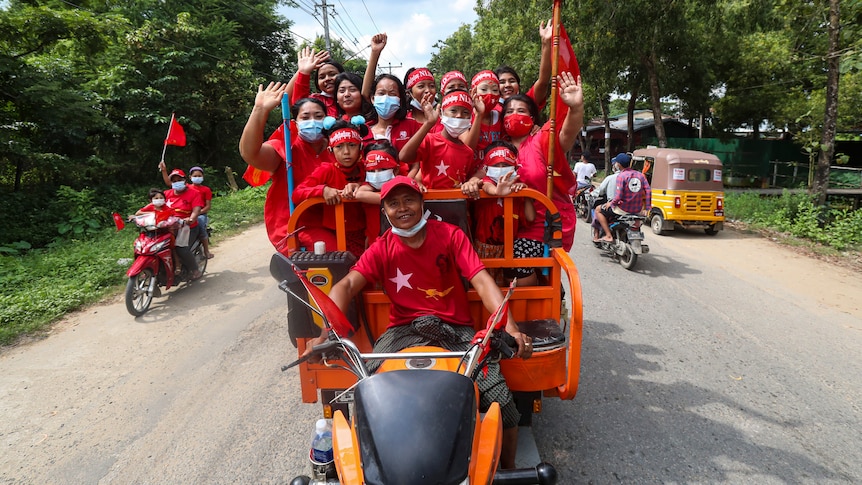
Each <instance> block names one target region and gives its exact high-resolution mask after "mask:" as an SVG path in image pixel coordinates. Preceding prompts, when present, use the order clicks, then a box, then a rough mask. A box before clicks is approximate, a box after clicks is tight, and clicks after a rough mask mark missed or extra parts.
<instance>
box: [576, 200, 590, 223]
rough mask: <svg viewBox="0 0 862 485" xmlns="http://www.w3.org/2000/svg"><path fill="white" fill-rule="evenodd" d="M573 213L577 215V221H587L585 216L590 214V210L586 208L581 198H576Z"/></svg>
mask: <svg viewBox="0 0 862 485" xmlns="http://www.w3.org/2000/svg"><path fill="white" fill-rule="evenodd" d="M575 211H576V212H577V213H578V218H579V219H582V220H585V221H586V220H587V216H589V214H590V208H589V207H587V201H586V200H585V199H584V198H583V197H578V198H577V199H576V200H575ZM587 222H589V221H587Z"/></svg>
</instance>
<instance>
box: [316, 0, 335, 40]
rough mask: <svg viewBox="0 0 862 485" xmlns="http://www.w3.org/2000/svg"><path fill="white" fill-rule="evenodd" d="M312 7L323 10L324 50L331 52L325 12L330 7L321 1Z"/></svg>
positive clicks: (327, 20) (326, 12) (327, 15)
mask: <svg viewBox="0 0 862 485" xmlns="http://www.w3.org/2000/svg"><path fill="white" fill-rule="evenodd" d="M314 6H315V8H316V7H320V8H321V9H322V10H323V38H324V39H326V50H328V51H331V50H332V44H331V43H330V42H329V11H328V10H326V9H327V8H329V7H330V5H328V4H327V3H326V0H321V3H319V4H315V5H314ZM333 8H334V5H333Z"/></svg>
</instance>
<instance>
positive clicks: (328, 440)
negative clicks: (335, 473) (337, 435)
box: [311, 419, 333, 464]
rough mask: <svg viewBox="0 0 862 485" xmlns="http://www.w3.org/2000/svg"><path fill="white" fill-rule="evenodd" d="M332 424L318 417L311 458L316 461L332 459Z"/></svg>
mask: <svg viewBox="0 0 862 485" xmlns="http://www.w3.org/2000/svg"><path fill="white" fill-rule="evenodd" d="M332 458H333V456H332V425H330V424H329V421H328V420H326V419H318V420H317V424H316V425H315V426H314V437H313V438H312V439H311V460H312V461H314V462H316V463H321V464H322V463H329V462H331V461H332Z"/></svg>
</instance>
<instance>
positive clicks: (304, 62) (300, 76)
mask: <svg viewBox="0 0 862 485" xmlns="http://www.w3.org/2000/svg"><path fill="white" fill-rule="evenodd" d="M328 60H329V52H328V51H320V52H315V51H314V49H313V48H311V47H304V48H303V49H302V50H301V51H300V52H299V54H298V55H297V58H296V74H294V75H293V78H291V80H290V82H288V83H287V96H288V99H290V104H291V106H292V105H294V104H296V102H297V101H299V100H300V99H302V98H307V97H308V96H309V95H310V94H311V73H312V72H313V71H316V70H317V69H320V66H322V65H323V63H324V62H326V61H328Z"/></svg>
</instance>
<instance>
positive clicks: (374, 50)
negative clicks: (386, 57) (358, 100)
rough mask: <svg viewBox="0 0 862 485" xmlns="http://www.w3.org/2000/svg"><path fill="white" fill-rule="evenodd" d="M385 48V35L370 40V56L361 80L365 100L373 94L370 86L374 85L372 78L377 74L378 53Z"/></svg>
mask: <svg viewBox="0 0 862 485" xmlns="http://www.w3.org/2000/svg"><path fill="white" fill-rule="evenodd" d="M384 47H386V33H385V32H384V33H380V34H376V35H375V36H374V37H372V38H371V55H369V56H368V65H367V66H365V77H363V78H362V96H363V97H364V98H365V99H369V100H370V99H371V96H372V95H373V94H374V93H372V92H371V85H372V84H374V77H375V75H376V74H377V62H378V61H379V60H380V53H381V52H382V51H383V48H384Z"/></svg>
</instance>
